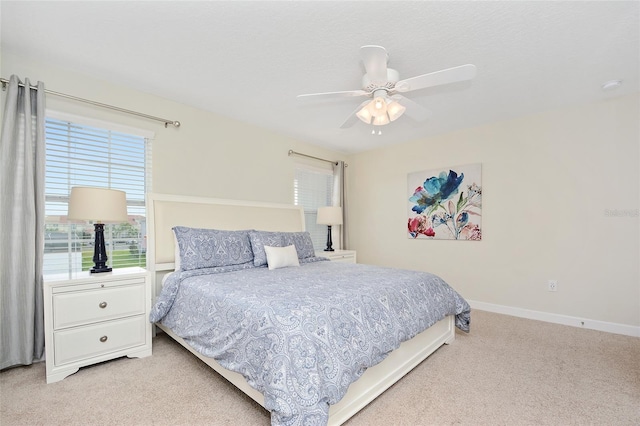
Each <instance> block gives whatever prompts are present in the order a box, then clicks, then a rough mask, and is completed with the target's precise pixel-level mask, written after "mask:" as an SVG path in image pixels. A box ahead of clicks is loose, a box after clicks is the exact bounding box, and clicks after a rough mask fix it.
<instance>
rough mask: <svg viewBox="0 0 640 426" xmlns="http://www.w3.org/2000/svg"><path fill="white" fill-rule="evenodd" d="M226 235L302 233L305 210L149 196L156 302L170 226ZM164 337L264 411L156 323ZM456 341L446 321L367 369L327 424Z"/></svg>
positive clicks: (258, 397)
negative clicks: (250, 231)
mask: <svg viewBox="0 0 640 426" xmlns="http://www.w3.org/2000/svg"><path fill="white" fill-rule="evenodd" d="M178 225H180V226H189V227H196V228H216V229H226V230H240V229H260V230H265V231H304V228H305V221H304V211H303V209H302V208H301V207H300V206H293V205H288V204H270V203H261V202H247V201H238V200H222V199H213V198H201V197H188V196H176V195H166V194H156V193H149V194H148V195H147V230H148V233H147V265H148V268H149V270H150V272H151V274H150V275H151V280H152V289H153V294H154V298H155V297H157V295H158V294H159V293H160V290H161V288H162V284H161V283H162V277H163V276H164V275H166V274H167V273H169V272H172V271H173V270H174V267H175V266H174V265H175V264H174V253H175V248H174V239H173V233H172V231H171V228H172V227H173V226H178ZM156 326H157V327H159V328H160V329H162V330H163V331H164V332H165V333H167V334H168V335H169V336H171V337H172V338H173V339H175V340H176V341H178V342H179V343H180V344H181V345H182V346H184V347H185V348H186V349H188V350H189V351H190V352H192V353H193V354H195V355H196V356H197V357H198V358H200V359H201V360H202V361H204V362H205V363H206V364H207V365H209V366H210V367H211V368H213V369H214V370H215V371H217V372H218V373H219V374H220V375H222V376H223V377H224V378H225V379H227V380H228V381H230V382H231V383H233V384H234V385H235V386H236V387H238V389H240V390H241V391H242V392H244V393H246V394H247V395H248V396H250V397H251V398H252V399H254V400H255V401H256V402H257V403H258V404H260V405H261V406H263V407H264V396H263V395H262V394H261V393H260V392H258V391H257V390H255V389H254V388H252V387H251V386H249V384H248V383H247V381H246V380H245V379H244V377H243V376H242V375H241V374H239V373H236V372H233V371H230V370H227V369H225V368H224V367H222V366H221V365H220V364H218V363H217V362H216V361H215V360H214V359H213V358H209V357H206V356H204V355H202V354H200V353H198V352H196V351H195V350H194V349H193V348H192V347H191V346H190V345H189V344H188V343H186V342H185V341H184V340H183V339H182V338H180V337H179V336H177V335H176V334H175V333H173V331H171V330H170V329H168V328H166V327H164V326H162V325H160V324H156ZM454 339H455V329H454V319H453V316H447V317H445V318H444V319H443V320H441V321H439V322H438V323H436V324H434V325H433V326H431V327H430V328H428V329H427V330H425V331H424V332H422V333H420V334H418V335H417V336H415V337H414V338H413V339H411V340H408V341H406V342H404V343H402V344H401V345H400V347H399V348H398V349H396V350H395V351H393V352H392V353H391V354H389V356H388V357H387V358H385V359H384V361H382V362H381V363H380V364H378V365H375V366H374V367H371V368H369V369H367V370H366V371H365V372H364V374H363V375H362V376H361V377H360V379H358V380H357V381H356V382H354V383H353V384H351V386H350V387H349V390H348V391H347V393H346V395H345V396H344V398H342V400H340V402H338V403H337V404H335V405H332V406H331V407H330V409H329V425H340V424H342V423H344V422H345V421H347V420H348V419H349V418H350V417H352V416H353V415H354V414H356V413H357V412H358V411H360V410H361V409H362V408H363V407H364V406H366V405H367V404H368V403H369V402H371V401H373V400H374V399H375V398H376V397H377V396H378V395H380V394H381V393H382V392H384V391H385V390H386V389H388V388H389V387H390V386H391V385H393V384H394V383H395V382H397V381H398V380H400V379H401V378H402V377H403V376H404V375H405V374H407V373H408V372H409V371H411V370H412V369H413V368H414V367H415V366H417V365H418V364H420V363H421V362H422V361H423V360H424V359H426V358H427V357H428V356H429V355H431V354H432V353H433V352H435V350H436V349H438V348H439V347H440V346H442V345H443V344H449V343H451V342H453V340H454Z"/></svg>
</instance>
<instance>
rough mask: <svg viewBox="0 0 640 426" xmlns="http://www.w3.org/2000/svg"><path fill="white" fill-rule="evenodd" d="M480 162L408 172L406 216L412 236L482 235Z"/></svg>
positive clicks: (451, 237)
mask: <svg viewBox="0 0 640 426" xmlns="http://www.w3.org/2000/svg"><path fill="white" fill-rule="evenodd" d="M481 171H482V168H481V165H480V164H471V165H466V166H457V167H450V168H446V169H436V170H426V171H422V172H415V173H410V174H409V175H408V177H407V181H408V188H409V189H408V195H409V197H408V201H409V219H408V222H407V231H408V236H409V238H412V239H418V238H420V239H424V238H426V239H436V240H475V241H479V240H481V239H482V223H481V219H482V181H481Z"/></svg>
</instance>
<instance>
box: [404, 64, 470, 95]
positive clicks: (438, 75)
mask: <svg viewBox="0 0 640 426" xmlns="http://www.w3.org/2000/svg"><path fill="white" fill-rule="evenodd" d="M475 76H476V66H475V65H471V64H467V65H460V66H459V67H453V68H447V69H446V70H442V71H436V72H432V73H429V74H422V75H418V76H416V77H411V78H407V79H406V80H400V81H399V82H397V83H396V87H395V90H396V91H397V92H400V93H404V92H408V91H410V90H417V89H425V88H427V87H433V86H440V85H443V84H449V83H455V82H458V81H465V80H471V79H473V78H474V77H475Z"/></svg>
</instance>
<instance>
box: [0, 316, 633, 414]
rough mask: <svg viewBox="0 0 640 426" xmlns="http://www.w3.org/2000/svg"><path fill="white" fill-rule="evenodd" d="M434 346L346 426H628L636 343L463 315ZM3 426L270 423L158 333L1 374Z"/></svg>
mask: <svg viewBox="0 0 640 426" xmlns="http://www.w3.org/2000/svg"><path fill="white" fill-rule="evenodd" d="M471 318H472V329H471V333H469V334H465V333H460V332H457V333H456V341H455V342H454V343H453V344H452V345H448V346H443V347H442V348H440V349H439V350H438V351H437V352H436V353H434V354H433V355H432V356H431V357H429V358H428V359H427V360H426V361H425V362H423V363H422V364H420V365H419V366H418V367H416V368H415V369H414V370H413V371H412V372H411V373H409V374H408V375H407V376H406V377H404V378H403V379H402V380H401V381H400V382H398V383H397V384H395V385H394V386H393V387H391V388H390V389H389V390H387V391H386V392H385V393H384V394H382V395H381V396H380V397H378V398H377V399H376V400H375V401H374V402H372V403H371V404H370V405H368V406H367V407H365V409H364V410H362V411H361V412H360V413H358V414H357V415H356V416H355V417H353V418H352V419H351V420H349V421H348V422H347V425H348V426H361V425H362V426H364V425H639V424H640V339H638V338H634V337H628V336H621V335H614V334H608V333H602V332H598V331H593V330H583V329H578V328H573V327H567V326H561V325H556V324H549V323H544V322H538V321H531V320H526V319H521V318H514V317H510V316H506V315H498V314H493V313H488V312H483V311H474V312H473V313H472V317H471ZM0 391H1V398H0V400H1V402H0V423H1V424H2V425H3V426H10V425H269V424H270V420H269V415H268V413H267V412H266V411H265V410H264V409H262V408H261V407H260V406H259V405H258V404H256V403H255V402H253V401H252V400H251V399H249V398H248V397H246V396H245V395H244V394H242V393H241V392H239V391H238V390H237V389H236V388H235V387H234V386H233V385H231V384H229V383H228V382H227V381H226V380H225V379H223V378H222V377H220V376H219V375H217V374H216V373H215V372H214V371H213V370H210V369H209V367H207V366H206V365H205V364H204V363H202V362H201V361H200V360H198V359H197V358H196V357H195V356H193V355H192V354H190V353H189V352H187V351H186V350H185V349H183V348H182V347H181V346H179V345H178V344H177V343H175V342H173V341H172V340H171V339H170V338H168V337H166V335H158V337H156V338H155V339H154V344H153V356H151V357H148V358H144V359H127V358H120V359H117V360H113V361H109V362H105V363H102V364H99V365H95V366H91V367H85V368H82V369H80V371H79V372H78V373H76V374H74V375H72V376H69V377H67V378H66V379H64V380H63V381H61V382H58V383H54V384H50V385H47V384H46V383H45V367H44V363H40V364H36V365H33V366H29V367H18V368H13V369H9V370H6V371H4V372H2V373H0Z"/></svg>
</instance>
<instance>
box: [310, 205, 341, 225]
mask: <svg viewBox="0 0 640 426" xmlns="http://www.w3.org/2000/svg"><path fill="white" fill-rule="evenodd" d="M316 223H317V224H318V225H342V207H320V208H318V218H317V220H316Z"/></svg>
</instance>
